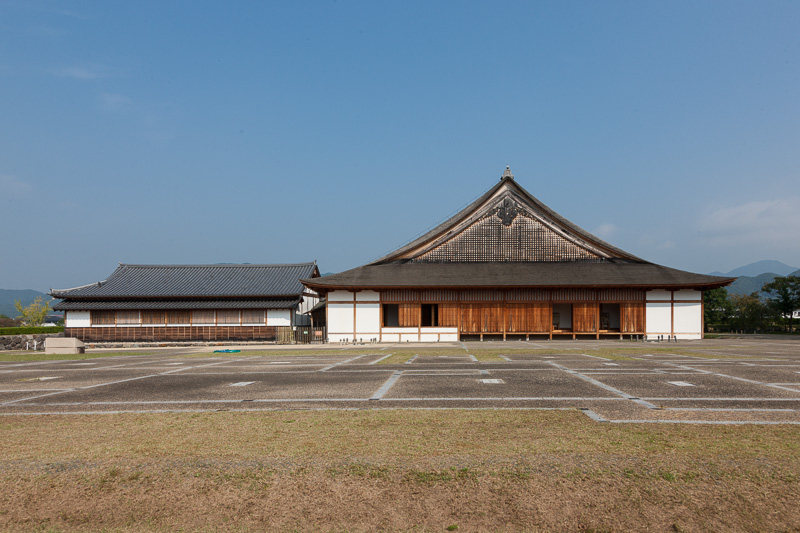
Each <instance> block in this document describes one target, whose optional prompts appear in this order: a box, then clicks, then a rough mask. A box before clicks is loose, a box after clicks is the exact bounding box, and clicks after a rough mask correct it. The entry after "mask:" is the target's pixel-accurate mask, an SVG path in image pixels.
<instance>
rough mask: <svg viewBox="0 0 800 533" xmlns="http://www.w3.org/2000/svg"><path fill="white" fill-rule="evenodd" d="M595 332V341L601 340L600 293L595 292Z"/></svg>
mask: <svg viewBox="0 0 800 533" xmlns="http://www.w3.org/2000/svg"><path fill="white" fill-rule="evenodd" d="M594 305H595V310H594V332H595V339H596V340H600V291H597V290H596V291H594Z"/></svg>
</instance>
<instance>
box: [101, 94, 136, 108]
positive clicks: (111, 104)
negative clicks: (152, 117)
mask: <svg viewBox="0 0 800 533" xmlns="http://www.w3.org/2000/svg"><path fill="white" fill-rule="evenodd" d="M130 103H131V99H130V98H128V97H127V96H125V95H124V94H114V93H100V106H101V107H102V108H103V109H105V110H107V111H117V110H119V109H122V108H124V107H126V106H128V105H129V104H130Z"/></svg>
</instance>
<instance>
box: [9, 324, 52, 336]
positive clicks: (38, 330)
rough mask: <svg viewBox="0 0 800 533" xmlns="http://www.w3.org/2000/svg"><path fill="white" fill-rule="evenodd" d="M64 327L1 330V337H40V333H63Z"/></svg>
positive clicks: (23, 327) (24, 327)
mask: <svg viewBox="0 0 800 533" xmlns="http://www.w3.org/2000/svg"><path fill="white" fill-rule="evenodd" d="M62 331H64V326H39V327H27V326H22V327H19V328H0V335H38V334H39V333H61V332H62Z"/></svg>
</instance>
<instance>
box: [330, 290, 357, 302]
mask: <svg viewBox="0 0 800 533" xmlns="http://www.w3.org/2000/svg"><path fill="white" fill-rule="evenodd" d="M328 301H329V302H352V301H353V293H352V292H350V291H333V292H329V293H328Z"/></svg>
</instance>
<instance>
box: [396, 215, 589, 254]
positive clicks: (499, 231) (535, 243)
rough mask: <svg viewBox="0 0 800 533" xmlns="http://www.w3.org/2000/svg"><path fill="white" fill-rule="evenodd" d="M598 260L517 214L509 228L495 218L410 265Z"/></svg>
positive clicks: (556, 234)
mask: <svg viewBox="0 0 800 533" xmlns="http://www.w3.org/2000/svg"><path fill="white" fill-rule="evenodd" d="M601 259H602V258H601V257H600V256H599V255H597V254H595V253H593V252H591V251H589V250H587V249H586V248H583V247H581V246H578V245H577V244H575V243H574V242H572V241H570V240H569V239H566V238H565V237H563V236H562V235H559V234H558V233H556V232H555V231H553V230H552V229H550V228H549V227H547V226H545V225H544V224H542V223H541V222H540V221H539V220H537V219H535V218H532V217H529V216H527V215H524V214H520V215H519V216H517V217H516V218H514V220H513V221H511V223H510V224H508V225H506V224H504V223H503V221H502V220H501V218H500V217H499V216H497V215H495V214H492V215H489V216H487V217H484V218H481V219H479V220H476V221H475V222H474V223H472V224H471V225H470V226H468V227H467V228H466V229H465V230H464V231H462V232H460V233H459V234H458V235H456V236H454V237H452V238H451V239H449V240H447V241H445V242H444V243H442V244H440V245H439V246H437V247H435V248H433V249H431V250H428V251H427V252H425V253H423V254H422V255H420V256H418V257H416V258H413V259H412V260H411V262H412V263H451V262H452V263H457V262H464V263H468V262H497V261H506V262H538V261H593V260H594V261H597V260H601Z"/></svg>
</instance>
